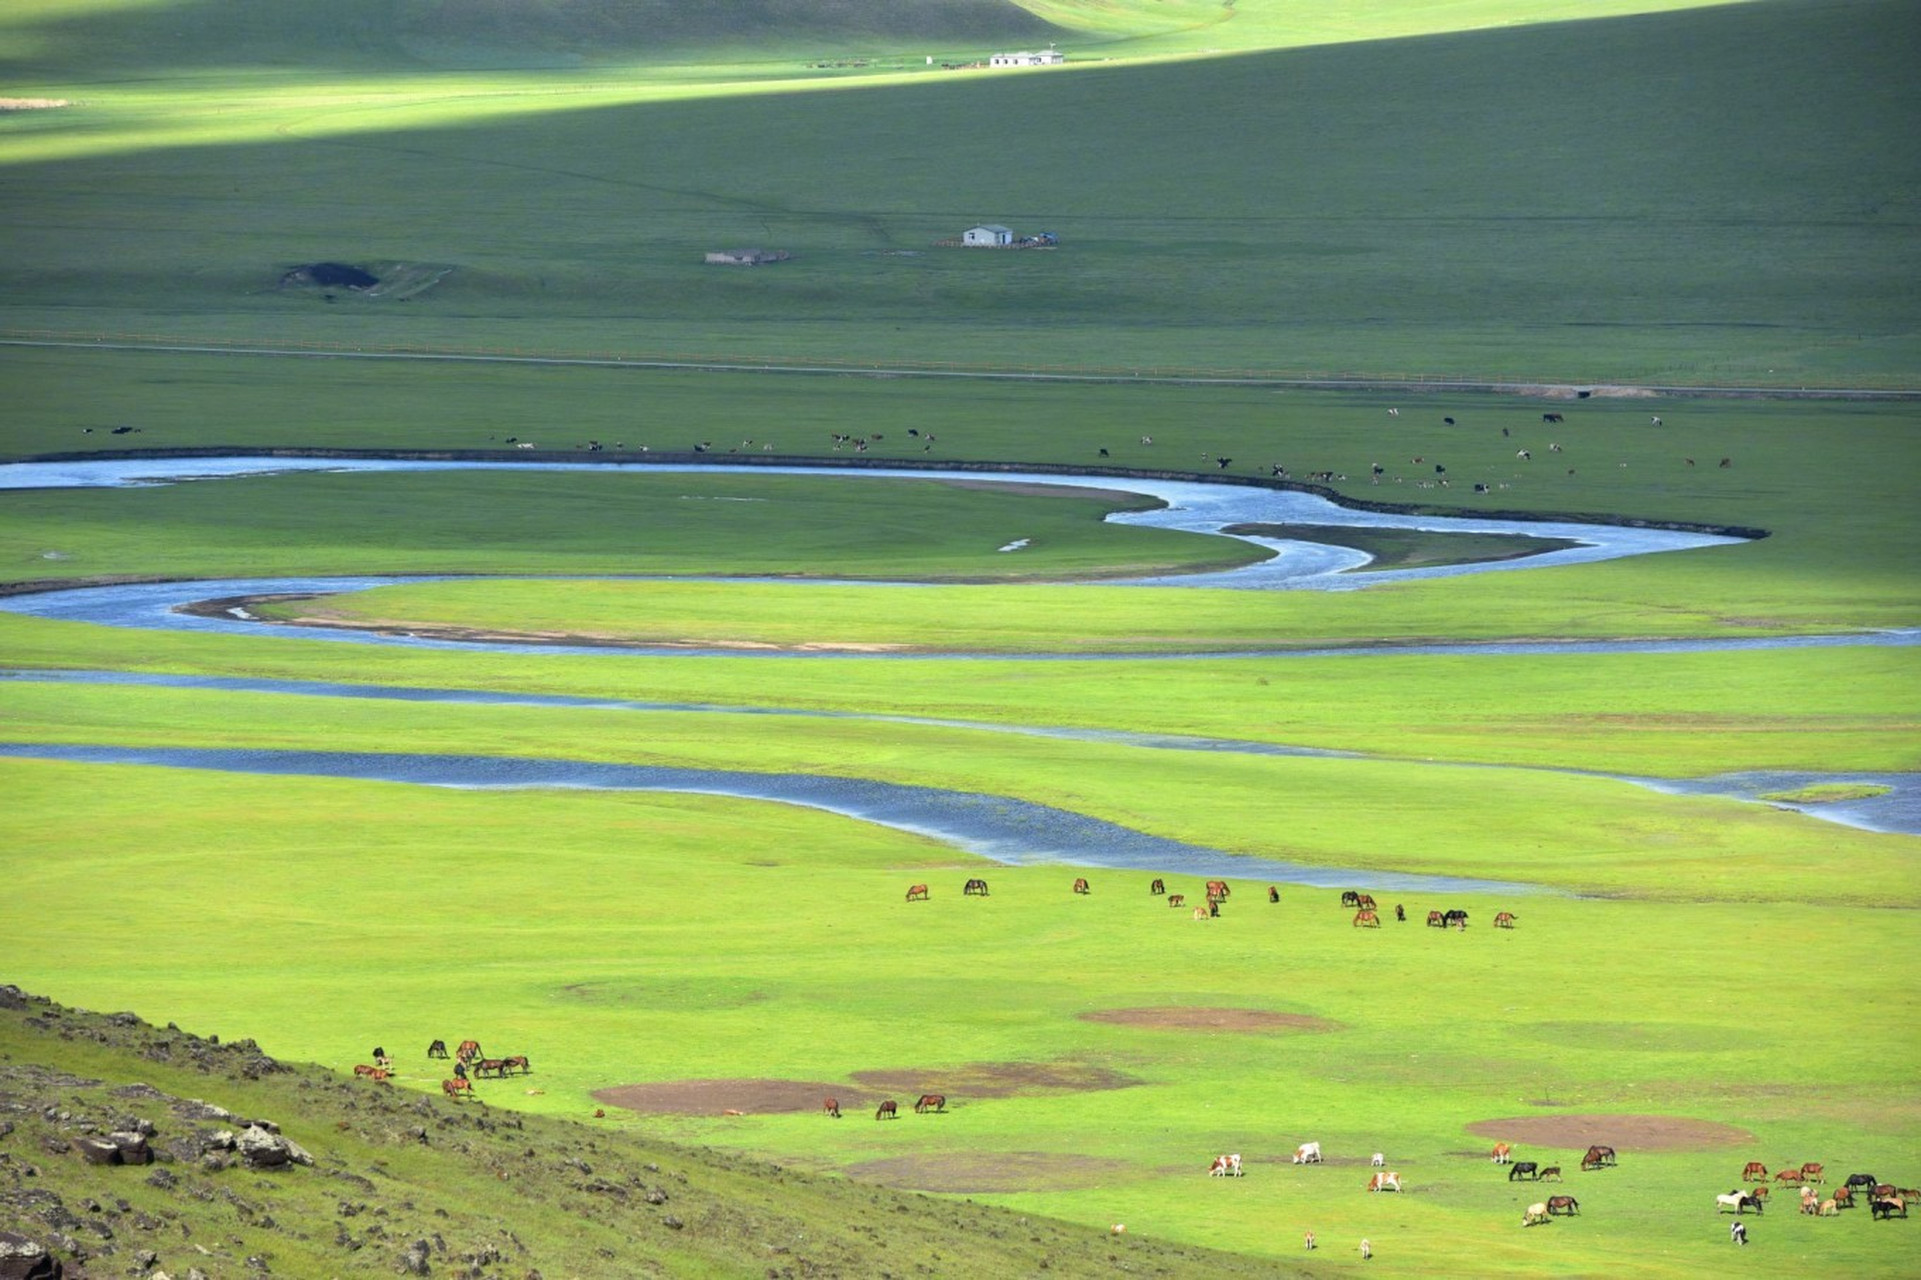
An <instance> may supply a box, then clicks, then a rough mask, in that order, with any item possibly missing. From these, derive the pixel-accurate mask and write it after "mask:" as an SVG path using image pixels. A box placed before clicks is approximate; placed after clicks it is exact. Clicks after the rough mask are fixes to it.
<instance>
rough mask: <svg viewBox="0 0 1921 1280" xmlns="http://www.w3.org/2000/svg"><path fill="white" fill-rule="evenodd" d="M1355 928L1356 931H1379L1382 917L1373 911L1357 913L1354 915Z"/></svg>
mask: <svg viewBox="0 0 1921 1280" xmlns="http://www.w3.org/2000/svg"><path fill="white" fill-rule="evenodd" d="M1354 927H1355V928H1356V929H1378V928H1380V927H1381V917H1380V916H1379V915H1377V914H1376V913H1374V912H1373V911H1371V910H1369V911H1356V912H1355V913H1354Z"/></svg>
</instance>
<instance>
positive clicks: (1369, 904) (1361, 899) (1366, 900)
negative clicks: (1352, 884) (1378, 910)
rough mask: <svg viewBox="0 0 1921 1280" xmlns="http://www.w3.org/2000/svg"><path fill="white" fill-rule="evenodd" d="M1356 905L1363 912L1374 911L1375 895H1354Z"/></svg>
mask: <svg viewBox="0 0 1921 1280" xmlns="http://www.w3.org/2000/svg"><path fill="white" fill-rule="evenodd" d="M1354 905H1355V906H1357V907H1359V908H1360V909H1361V910H1363V911H1372V910H1374V895H1373V894H1371V893H1357V894H1355V895H1354Z"/></svg>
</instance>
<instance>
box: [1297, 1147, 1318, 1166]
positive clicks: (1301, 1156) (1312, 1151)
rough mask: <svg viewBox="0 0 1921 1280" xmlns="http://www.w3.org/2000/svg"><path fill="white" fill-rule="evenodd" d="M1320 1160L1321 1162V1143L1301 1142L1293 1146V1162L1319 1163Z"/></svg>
mask: <svg viewBox="0 0 1921 1280" xmlns="http://www.w3.org/2000/svg"><path fill="white" fill-rule="evenodd" d="M1320 1162H1321V1144H1320V1143H1318V1142H1303V1143H1302V1144H1301V1145H1300V1146H1299V1147H1297V1148H1295V1150H1294V1163H1295V1164H1319V1163H1320Z"/></svg>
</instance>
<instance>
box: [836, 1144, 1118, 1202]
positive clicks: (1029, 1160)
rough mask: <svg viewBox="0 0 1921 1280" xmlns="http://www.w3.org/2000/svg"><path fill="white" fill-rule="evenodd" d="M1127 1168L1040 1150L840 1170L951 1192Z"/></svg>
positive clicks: (1028, 1186) (1092, 1180) (859, 1178)
mask: <svg viewBox="0 0 1921 1280" xmlns="http://www.w3.org/2000/svg"><path fill="white" fill-rule="evenodd" d="M1132 1171H1133V1166H1132V1165H1129V1164H1127V1163H1126V1162H1125V1161H1121V1160H1106V1159H1102V1158H1100V1157H1098V1156H1070V1155H1056V1154H1052V1153H1049V1152H1044V1151H982V1152H971V1153H967V1154H951V1155H920V1156H893V1157H890V1158H889V1159H886V1160H867V1161H863V1162H862V1163H860V1164H853V1165H849V1166H847V1168H846V1170H845V1172H846V1174H847V1176H848V1177H849V1178H851V1179H853V1180H854V1181H856V1182H878V1183H880V1184H881V1185H883V1186H888V1187H900V1188H904V1189H906V1190H910V1191H944V1192H947V1193H949V1194H955V1195H986V1194H993V1193H997V1192H1012V1191H1059V1190H1062V1189H1071V1188H1075V1187H1098V1186H1105V1185H1110V1184H1112V1183H1113V1182H1115V1181H1117V1180H1118V1179H1119V1178H1121V1177H1122V1176H1124V1175H1126V1174H1128V1173H1130V1172H1132Z"/></svg>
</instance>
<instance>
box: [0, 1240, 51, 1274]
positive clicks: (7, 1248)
mask: <svg viewBox="0 0 1921 1280" xmlns="http://www.w3.org/2000/svg"><path fill="white" fill-rule="evenodd" d="M60 1275H61V1267H60V1260H59V1259H58V1258H56V1257H54V1256H53V1255H52V1254H50V1253H48V1252H47V1250H46V1246H45V1245H42V1244H38V1243H36V1242H35V1241H32V1240H29V1239H27V1238H26V1237H25V1236H23V1235H18V1234H16V1233H14V1232H12V1231H0V1280H60Z"/></svg>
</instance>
